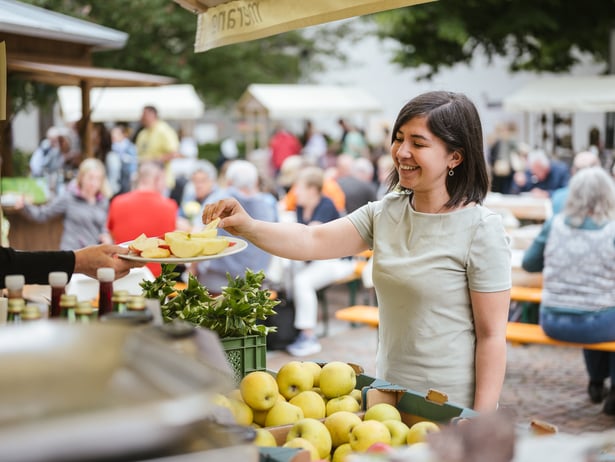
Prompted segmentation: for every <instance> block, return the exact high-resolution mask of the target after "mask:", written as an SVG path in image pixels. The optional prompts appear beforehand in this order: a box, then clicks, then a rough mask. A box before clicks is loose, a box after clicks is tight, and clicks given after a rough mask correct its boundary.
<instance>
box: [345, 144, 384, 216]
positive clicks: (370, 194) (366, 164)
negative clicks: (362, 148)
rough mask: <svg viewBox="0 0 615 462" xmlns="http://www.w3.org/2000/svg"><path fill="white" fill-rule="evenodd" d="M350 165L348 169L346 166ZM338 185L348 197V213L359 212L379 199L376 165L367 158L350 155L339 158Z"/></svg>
mask: <svg viewBox="0 0 615 462" xmlns="http://www.w3.org/2000/svg"><path fill="white" fill-rule="evenodd" d="M346 163H348V166H347V167H344V165H345V164H346ZM338 166H339V167H340V168H338V177H337V183H338V184H339V185H340V187H341V188H342V191H344V195H345V196H346V213H351V212H354V211H355V210H357V209H358V208H359V207H361V206H362V205H365V204H367V203H368V202H370V201H375V200H376V198H377V188H376V184H375V183H373V182H372V179H373V177H374V165H373V164H372V162H371V161H370V160H369V159H367V158H366V157H358V158H354V157H352V156H351V155H350V154H340V155H339V156H338Z"/></svg>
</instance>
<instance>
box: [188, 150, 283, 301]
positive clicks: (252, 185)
mask: <svg viewBox="0 0 615 462" xmlns="http://www.w3.org/2000/svg"><path fill="white" fill-rule="evenodd" d="M226 184H227V187H226V188H220V189H218V190H216V191H215V192H214V193H212V194H210V195H209V196H208V197H207V199H206V200H205V204H210V203H215V202H217V201H219V200H221V199H226V198H235V199H237V201H238V202H239V203H240V204H241V205H242V206H243V207H244V208H245V209H246V210H249V211H250V213H251V214H253V215H254V216H258V217H259V219H260V220H263V221H278V209H277V201H276V199H275V197H274V196H273V195H272V194H269V193H264V192H261V191H260V188H259V176H258V169H257V168H256V166H255V165H254V164H253V163H251V162H249V161H247V160H234V161H231V163H230V165H229V166H228V169H227V170H226ZM219 235H227V236H228V235H230V234H229V233H227V232H226V231H224V230H219ZM270 262H271V254H269V253H267V252H265V251H263V250H261V249H259V248H258V247H256V246H255V245H254V244H251V243H248V248H247V249H246V250H244V251H243V252H239V253H236V254H234V255H229V256H227V257H224V258H219V259H215V260H208V261H205V262H199V263H198V264H196V265H193V267H192V271H193V272H194V273H196V275H197V277H198V279H199V282H200V283H201V284H203V285H204V286H205V287H207V289H208V290H209V292H210V293H213V294H217V293H220V292H221V291H222V287H224V286H226V285H228V279H227V276H226V274H227V273H229V274H230V276H231V277H232V278H235V277H237V276H242V277H243V276H244V275H245V272H246V269H247V268H250V269H251V270H252V271H261V270H262V271H266V270H267V268H268V267H269V263H270Z"/></svg>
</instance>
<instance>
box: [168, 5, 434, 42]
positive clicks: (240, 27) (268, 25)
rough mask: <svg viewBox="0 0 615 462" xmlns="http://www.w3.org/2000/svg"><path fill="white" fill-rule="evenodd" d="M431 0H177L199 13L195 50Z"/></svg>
mask: <svg viewBox="0 0 615 462" xmlns="http://www.w3.org/2000/svg"><path fill="white" fill-rule="evenodd" d="M428 1H431V0H308V1H300V0H175V2H176V3H178V4H180V5H181V6H183V7H184V8H186V9H188V10H190V11H192V12H194V13H198V28H197V35H196V41H195V51H196V52H200V51H207V50H209V49H211V48H216V47H220V46H223V45H230V44H232V43H238V42H246V41H249V40H255V39H259V38H263V37H268V36H270V35H275V34H280V33H282V32H288V31H290V30H294V29H301V28H303V27H308V26H313V25H316V24H322V23H325V22H330V21H337V20H339V19H345V18H350V17H352V16H362V15H366V14H372V13H377V12H379V11H385V10H392V9H395V8H401V7H405V6H410V5H416V4H419V3H425V2H428Z"/></svg>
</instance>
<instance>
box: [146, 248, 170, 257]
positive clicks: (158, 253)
mask: <svg viewBox="0 0 615 462" xmlns="http://www.w3.org/2000/svg"><path fill="white" fill-rule="evenodd" d="M141 256H142V257H143V258H168V257H169V256H171V252H170V251H169V249H166V248H164V247H150V248H148V249H145V250H144V251H143V252H141Z"/></svg>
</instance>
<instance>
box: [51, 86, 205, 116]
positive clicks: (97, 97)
mask: <svg viewBox="0 0 615 462" xmlns="http://www.w3.org/2000/svg"><path fill="white" fill-rule="evenodd" d="M58 100H59V102H60V110H61V112H62V116H63V118H64V119H65V120H67V121H73V120H79V119H80V118H81V89H80V88H79V87H72V86H65V87H60V88H58ZM90 104H91V106H92V114H91V120H92V121H94V122H114V121H124V122H132V121H137V120H139V119H140V118H141V113H142V111H143V107H144V106H154V107H156V109H157V110H158V114H159V116H160V118H162V119H165V120H193V119H198V118H199V117H201V116H202V115H203V113H204V112H205V104H204V103H203V101H201V99H200V98H199V96H198V95H197V93H196V91H195V89H194V87H193V86H192V85H165V86H161V87H116V88H93V89H92V90H91V91H90Z"/></svg>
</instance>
